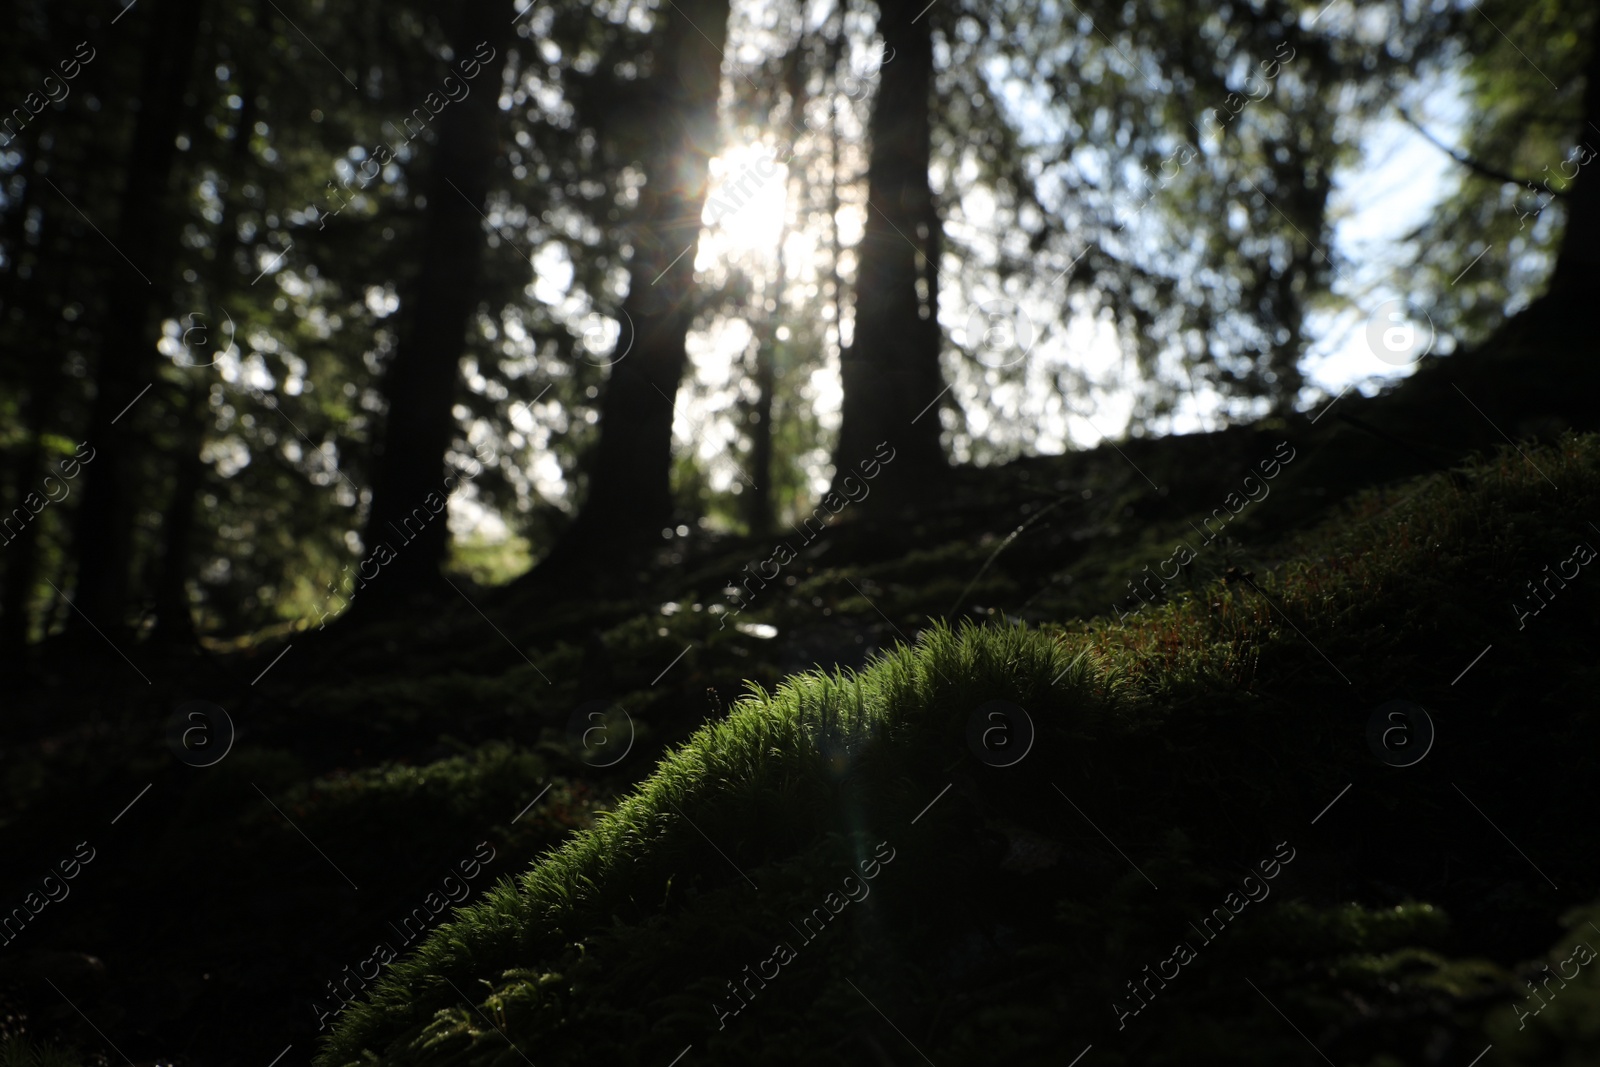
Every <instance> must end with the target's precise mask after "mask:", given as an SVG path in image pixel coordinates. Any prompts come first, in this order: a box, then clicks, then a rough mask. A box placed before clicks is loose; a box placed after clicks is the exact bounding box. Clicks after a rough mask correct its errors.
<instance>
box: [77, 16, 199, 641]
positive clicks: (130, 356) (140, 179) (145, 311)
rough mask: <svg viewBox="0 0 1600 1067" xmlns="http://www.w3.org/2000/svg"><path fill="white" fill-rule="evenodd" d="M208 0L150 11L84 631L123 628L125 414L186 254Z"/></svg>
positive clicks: (107, 340)
mask: <svg viewBox="0 0 1600 1067" xmlns="http://www.w3.org/2000/svg"><path fill="white" fill-rule="evenodd" d="M202 6H203V3H202V0H164V2H161V0H158V2H156V3H154V4H152V5H151V6H150V8H149V9H148V12H149V18H150V20H151V24H150V26H149V35H148V37H147V38H146V43H145V55H144V68H143V74H142V77H141V85H140V92H139V97H138V100H139V114H138V119H137V121H136V122H135V124H134V129H133V139H132V143H131V144H130V146H129V150H128V159H127V163H126V165H125V167H124V168H123V174H124V175H126V178H125V183H124V185H123V188H122V194H121V197H120V202H119V205H118V211H117V225H116V230H115V237H114V239H113V242H112V243H113V244H114V245H115V246H116V248H118V249H120V250H121V252H122V253H125V254H126V255H128V256H130V257H132V258H133V261H134V262H135V263H137V264H138V267H137V269H138V270H139V271H141V272H143V274H144V277H142V278H141V277H138V276H137V275H135V274H134V273H133V269H132V268H130V267H129V265H128V264H127V263H125V262H123V259H122V256H121V255H120V254H117V253H115V252H113V251H111V250H110V249H108V250H107V251H106V262H107V269H108V272H109V273H108V277H107V279H106V286H107V294H106V314H105V321H104V323H103V324H102V326H101V331H100V334H101V343H100V352H99V360H98V363H97V365H96V372H95V398H94V407H93V410H92V413H91V415H90V421H89V435H88V443H89V444H90V445H91V446H92V447H93V448H94V449H95V452H96V459H95V462H94V463H93V464H91V465H90V466H87V467H85V468H84V484H83V503H82V506H81V507H79V509H78V515H77V522H76V536H75V538H74V542H75V543H74V552H75V555H76V557H77V562H78V581H77V595H76V598H75V603H76V605H77V607H78V611H76V612H74V613H73V615H72V619H73V624H72V625H73V627H74V628H75V629H78V630H82V629H83V627H84V626H85V625H86V622H92V623H93V625H95V626H98V627H100V628H101V629H102V630H104V631H105V632H106V633H107V634H111V635H115V633H116V632H117V631H120V630H122V629H123V627H124V615H123V613H124V610H125V608H126V606H127V600H128V586H129V578H130V573H131V567H132V562H133V540H134V538H133V530H134V510H135V502H136V500H137V499H138V497H139V487H138V479H139V473H140V460H141V457H142V452H143V449H142V447H141V446H142V444H143V442H142V440H141V439H140V436H139V435H138V434H137V433H136V432H135V430H134V429H133V427H134V426H135V425H136V424H137V421H138V419H139V415H140V413H139V412H138V411H136V410H135V411H132V412H128V413H127V414H124V409H125V408H127V407H128V405H129V404H130V403H132V402H133V401H134V400H135V398H136V397H138V396H139V394H140V392H141V391H142V390H143V389H144V388H145V387H146V386H147V385H150V384H151V383H153V382H154V381H155V376H156V371H157V366H158V365H157V362H156V347H155V343H154V339H153V338H152V337H150V336H149V327H150V323H151V318H152V314H151V313H152V310H153V309H154V308H156V307H158V306H165V304H166V303H167V300H166V297H167V296H168V295H169V294H170V275H171V270H172V263H173V260H174V258H175V256H176V254H177V247H178V239H179V227H178V226H177V225H175V224H174V222H175V220H174V219H173V213H172V210H171V205H170V197H169V187H170V185H171V184H172V175H173V171H174V169H175V161H176V152H177V146H176V141H177V136H178V130H179V124H180V122H181V119H182V115H183V112H184V106H183V98H184V95H185V93H186V92H187V91H188V88H189V83H190V79H189V74H190V68H191V67H193V65H194V56H195V45H196V37H197V34H198V31H199V24H200V20H201V14H202V11H201V9H202ZM85 239H86V240H88V239H90V238H85ZM146 402H148V401H146Z"/></svg>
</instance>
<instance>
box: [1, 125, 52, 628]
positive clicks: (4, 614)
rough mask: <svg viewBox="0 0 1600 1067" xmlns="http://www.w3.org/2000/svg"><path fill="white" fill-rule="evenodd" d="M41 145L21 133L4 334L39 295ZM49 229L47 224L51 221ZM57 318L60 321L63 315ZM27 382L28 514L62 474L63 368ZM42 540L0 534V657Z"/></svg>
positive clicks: (35, 530)
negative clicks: (57, 440)
mask: <svg viewBox="0 0 1600 1067" xmlns="http://www.w3.org/2000/svg"><path fill="white" fill-rule="evenodd" d="M38 142H39V137H38V129H37V127H36V126H29V127H28V128H27V129H25V130H24V131H23V149H22V158H23V160H24V167H25V174H26V183H25V184H24V185H23V188H22V195H21V196H20V197H19V198H18V202H17V203H16V204H14V205H11V208H12V209H11V211H9V212H8V213H7V216H6V224H7V225H6V235H5V242H6V251H7V254H6V259H7V269H6V271H5V272H4V274H3V275H0V316H3V319H0V331H3V332H4V333H5V334H6V335H11V331H12V330H13V329H15V330H18V331H21V330H22V329H23V328H24V322H25V321H26V316H27V315H28V314H29V308H28V304H29V303H30V302H31V301H30V299H29V298H30V297H31V296H33V294H34V293H36V292H37V291H38V281H37V279H38V274H39V266H38V264H37V263H35V264H34V265H33V270H31V271H30V272H29V274H28V275H27V276H26V277H24V276H23V274H22V272H21V271H20V270H19V269H18V267H19V261H21V260H24V259H26V258H30V256H29V251H28V250H27V249H26V248H25V245H26V242H27V232H26V222H27V218H28V215H29V213H30V212H31V211H32V209H33V207H34V205H35V204H36V203H37V202H38V199H39V197H38V190H39V187H40V185H39V182H38V181H37V179H36V178H35V175H36V174H37V173H38V167H39V159H38ZM45 225H46V226H48V225H49V222H48V220H47V221H46V222H45ZM37 255H38V253H37V251H34V252H33V254H32V257H31V258H35V259H36V258H37ZM56 318H57V321H59V315H58V316H56ZM25 382H26V393H25V396H24V398H23V399H22V400H20V401H19V404H18V406H19V408H20V409H21V415H22V422H23V432H24V433H25V434H26V435H27V444H26V445H25V446H24V447H22V448H20V449H18V451H17V454H16V463H15V464H14V468H13V471H12V481H13V486H14V488H13V492H12V493H11V494H8V495H7V497H6V498H5V499H6V500H7V501H8V502H10V503H11V505H12V507H21V508H22V510H23V512H24V513H27V512H28V509H27V508H26V506H24V505H23V501H24V500H25V499H26V497H27V495H28V494H29V493H32V492H38V491H39V490H40V489H41V488H42V485H41V483H42V481H43V479H44V477H45V475H53V476H56V477H58V478H59V476H60V474H61V472H60V471H59V470H51V469H47V468H46V467H45V465H44V464H45V460H44V449H43V436H44V432H45V426H46V422H45V420H46V419H48V418H49V417H50V414H51V411H50V409H51V407H52V406H53V403H54V399H55V394H56V392H57V391H58V386H59V383H60V368H59V367H58V366H57V365H56V363H55V362H54V361H53V360H51V359H48V358H34V359H32V360H29V361H28V368H27V370H26V372H25ZM11 514H12V512H11V510H10V508H7V509H6V510H5V511H3V512H0V518H5V517H8V516H10V515H11ZM42 536H43V535H42V531H41V530H40V529H39V521H38V519H35V520H34V521H33V522H30V523H28V525H27V526H24V527H23V528H22V531H21V532H20V533H17V534H12V533H9V532H0V543H3V546H4V555H3V557H0V563H3V565H4V573H5V583H4V585H3V587H0V657H6V658H10V657H16V656H20V655H21V653H22V650H23V646H24V645H26V644H27V640H28V629H29V622H30V619H29V616H28V612H29V607H30V602H31V601H32V599H33V593H34V589H35V588H36V587H37V586H38V584H39V561H40V552H39V549H40V546H41V543H42Z"/></svg>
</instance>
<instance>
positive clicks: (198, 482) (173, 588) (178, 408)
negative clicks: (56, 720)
mask: <svg viewBox="0 0 1600 1067" xmlns="http://www.w3.org/2000/svg"><path fill="white" fill-rule="evenodd" d="M175 395H177V396H178V398H179V399H178V401H177V402H176V403H174V404H173V405H172V410H173V412H174V414H175V415H176V416H177V419H178V425H179V426H181V427H182V430H181V431H180V432H179V434H178V442H179V444H178V449H177V453H176V456H175V457H174V461H175V463H176V466H177V470H176V472H175V473H174V476H173V480H172V496H171V498H170V499H169V500H168V501H167V507H166V510H165V511H164V512H163V513H162V519H161V559H160V565H159V569H158V570H157V571H156V579H155V588H154V589H153V590H152V599H153V601H154V604H155V616H156V623H155V629H154V631H153V633H152V634H151V640H153V641H159V642H161V643H162V644H163V645H167V646H175V647H176V646H188V647H192V646H193V645H194V644H195V643H196V642H197V640H198V637H197V635H196V633H195V628H194V615H193V613H192V612H191V611H190V608H189V562H190V557H191V556H192V555H193V554H194V527H195V522H194V519H195V511H196V505H197V502H198V499H199V496H200V490H201V489H203V488H204V487H205V478H206V465H205V462H204V461H203V460H202V459H201V458H200V449H201V447H202V446H203V445H204V444H205V431H204V429H203V423H202V422H201V420H202V419H205V418H208V417H209V414H210V413H209V412H208V411H207V410H206V395H207V394H206V390H205V388H204V387H203V386H201V385H197V384H195V383H194V382H190V381H186V382H184V383H183V384H181V385H179V386H178V387H177V388H176V390H175Z"/></svg>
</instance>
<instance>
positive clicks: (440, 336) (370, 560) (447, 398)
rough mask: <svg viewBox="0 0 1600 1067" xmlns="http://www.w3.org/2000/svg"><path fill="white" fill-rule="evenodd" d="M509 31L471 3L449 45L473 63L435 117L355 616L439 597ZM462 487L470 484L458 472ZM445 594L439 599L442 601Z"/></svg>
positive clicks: (483, 1)
mask: <svg viewBox="0 0 1600 1067" xmlns="http://www.w3.org/2000/svg"><path fill="white" fill-rule="evenodd" d="M510 36H511V24H510V22H509V20H507V19H506V18H504V17H503V12H502V10H501V7H500V5H499V4H494V3H490V2H489V0H470V2H469V3H467V4H466V5H465V6H464V7H463V8H462V9H461V18H460V21H459V22H458V24H457V26H456V27H455V32H454V33H453V34H452V36H451V45H452V48H453V50H454V51H455V53H456V54H457V55H458V56H463V57H466V56H473V57H474V58H475V59H476V60H477V61H478V62H480V63H481V64H482V70H481V71H480V73H479V75H478V82H477V86H476V87H475V89H474V90H473V92H472V93H471V94H470V95H469V96H467V97H466V99H464V100H462V101H461V102H459V103H452V104H449V105H448V106H447V107H446V108H445V110H444V111H443V113H442V114H441V115H440V118H439V123H438V127H437V128H438V131H439V140H438V144H437V145H435V146H434V148H433V169H432V173H431V175H430V177H429V184H428V194H427V195H428V202H427V214H426V217H425V219H424V221H423V234H422V247H421V248H420V249H419V258H420V260H421V263H422V268H421V270H420V272H419V273H418V275H417V277H416V280H415V282H414V284H413V285H412V286H411V287H410V289H411V291H410V292H409V293H408V294H406V296H405V298H404V299H403V300H402V303H401V310H402V314H403V315H404V316H405V317H404V320H403V323H404V325H403V332H402V333H401V335H400V337H399V341H398V343H397V345H396V349H395V355H394V362H393V363H392V364H391V365H390V367H389V370H388V373H387V374H386V376H385V378H384V394H385V396H386V398H387V399H388V402H389V413H388V417H387V419H386V420H385V423H384V428H383V438H382V441H381V443H380V444H379V446H378V448H377V449H376V450H375V461H374V466H375V470H374V480H373V486H372V510H371V512H370V513H369V515H368V519H367V527H366V530H365V532H364V535H363V537H362V541H363V546H364V547H363V551H364V552H365V557H364V558H363V560H362V562H361V564H360V566H359V567H358V572H359V573H360V575H361V578H362V580H363V582H364V583H365V586H366V587H365V588H364V589H363V590H362V592H361V593H360V595H359V596H356V597H355V598H354V600H353V604H354V605H355V606H356V607H357V608H360V607H363V606H364V607H366V608H372V607H376V606H381V605H392V604H395V603H397V602H400V601H402V600H408V599H412V598H413V597H415V596H417V595H420V594H429V593H435V592H437V591H438V590H439V589H442V588H443V585H442V571H443V566H444V563H445V560H446V557H447V555H448V553H449V548H450V527H449V522H448V519H449V509H448V507H447V502H448V499H449V497H450V493H451V491H452V490H453V489H454V488H455V487H456V486H457V485H458V484H459V482H460V480H461V475H460V474H457V473H454V472H450V471H447V470H446V467H445V454H446V453H447V452H448V450H449V448H450V445H451V443H452V441H453V439H454V437H455V432H456V420H455V413H454V410H453V408H454V405H455V398H456V393H457V389H458V387H459V381H460V363H461V355H462V352H463V351H464V349H465V347H466V338H467V333H468V331H469V329H470V328H471V325H472V319H473V316H474V313H475V312H476V310H477V307H478V281H479V278H480V277H481V275H482V271H483V249H484V245H485V240H484V233H483V226H484V222H483V218H484V213H485V211H486V205H487V201H488V195H489V182H490V177H491V175H492V173H493V171H494V165H495V160H496V158H497V157H498V154H499V139H498V134H497V132H496V128H497V126H498V123H499V116H500V109H499V95H500V81H501V71H502V69H503V68H504V66H505V52H506V49H507V47H509V43H510ZM466 473H467V476H469V477H470V476H471V475H473V474H476V473H477V472H476V469H475V468H473V467H469V468H468V470H467V472H466ZM446 592H448V590H446Z"/></svg>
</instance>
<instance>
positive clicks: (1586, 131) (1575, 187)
mask: <svg viewBox="0 0 1600 1067" xmlns="http://www.w3.org/2000/svg"><path fill="white" fill-rule="evenodd" d="M1591 23H1592V25H1591V27H1590V30H1589V61H1588V63H1587V64H1586V65H1585V67H1584V71H1583V77H1584V87H1583V120H1584V121H1583V126H1582V127H1581V128H1580V129H1579V130H1578V144H1579V145H1582V146H1584V147H1585V148H1586V150H1587V152H1586V158H1587V159H1588V160H1589V161H1588V162H1587V163H1585V164H1583V165H1582V166H1581V167H1580V168H1579V169H1578V173H1577V174H1576V176H1574V177H1573V179H1572V185H1571V186H1570V187H1569V188H1568V189H1567V197H1566V204H1567V226H1566V230H1565V231H1564V232H1563V233H1562V235H1561V249H1560V251H1559V252H1558V253H1557V254H1556V265H1555V269H1554V270H1553V271H1552V272H1551V274H1550V284H1549V286H1548V288H1547V289H1546V290H1545V292H1546V295H1547V296H1548V297H1550V298H1553V299H1554V300H1558V301H1566V300H1568V299H1572V298H1577V299H1582V300H1592V299H1593V298H1594V297H1595V296H1596V295H1600V174H1596V172H1595V168H1596V167H1600V15H1597V16H1595V17H1594V18H1593V19H1592V20H1591Z"/></svg>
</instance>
